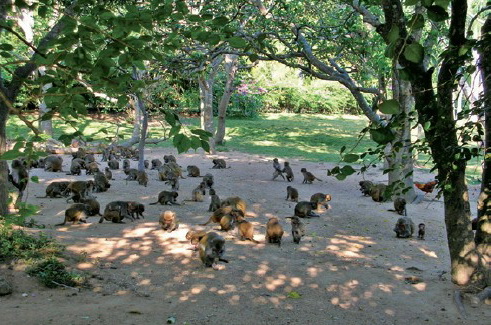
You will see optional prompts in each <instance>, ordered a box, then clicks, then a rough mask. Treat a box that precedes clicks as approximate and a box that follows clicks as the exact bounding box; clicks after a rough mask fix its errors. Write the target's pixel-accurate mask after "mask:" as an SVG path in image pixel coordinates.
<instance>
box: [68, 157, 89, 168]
mask: <svg viewBox="0 0 491 325" xmlns="http://www.w3.org/2000/svg"><path fill="white" fill-rule="evenodd" d="M73 164H79V165H80V169H87V163H86V162H85V160H83V159H81V158H74V159H72V162H71V165H73ZM70 169H71V168H70Z"/></svg>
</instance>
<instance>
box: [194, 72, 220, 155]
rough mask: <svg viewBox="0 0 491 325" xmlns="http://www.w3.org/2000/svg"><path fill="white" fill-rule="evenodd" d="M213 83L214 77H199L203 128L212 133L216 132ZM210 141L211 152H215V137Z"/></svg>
mask: <svg viewBox="0 0 491 325" xmlns="http://www.w3.org/2000/svg"><path fill="white" fill-rule="evenodd" d="M213 83H214V80H213V79H205V78H204V77H199V78H198V84H199V98H200V115H201V128H202V129H203V130H205V131H208V132H210V133H211V134H213V133H214V132H215V130H214V129H215V128H214V126H213ZM209 141H210V153H211V154H215V152H216V150H215V140H214V139H213V137H210V138H209Z"/></svg>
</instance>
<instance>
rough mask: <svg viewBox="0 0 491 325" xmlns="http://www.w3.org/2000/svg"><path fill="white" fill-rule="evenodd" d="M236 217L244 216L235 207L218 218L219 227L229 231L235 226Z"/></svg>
mask: <svg viewBox="0 0 491 325" xmlns="http://www.w3.org/2000/svg"><path fill="white" fill-rule="evenodd" d="M237 218H242V219H243V218H244V214H243V213H242V211H240V210H237V209H232V211H230V213H227V214H225V215H224V216H223V217H222V218H221V219H220V227H221V229H220V230H222V231H229V230H232V229H234V228H235V223H236V221H237Z"/></svg>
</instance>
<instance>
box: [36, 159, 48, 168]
mask: <svg viewBox="0 0 491 325" xmlns="http://www.w3.org/2000/svg"><path fill="white" fill-rule="evenodd" d="M45 166H46V159H45V158H39V160H38V167H37V168H42V169H44V168H45Z"/></svg>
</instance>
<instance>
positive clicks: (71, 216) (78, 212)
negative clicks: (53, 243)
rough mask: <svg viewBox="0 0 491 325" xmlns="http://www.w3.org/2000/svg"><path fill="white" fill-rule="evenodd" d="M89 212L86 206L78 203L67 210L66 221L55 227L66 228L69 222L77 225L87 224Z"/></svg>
mask: <svg viewBox="0 0 491 325" xmlns="http://www.w3.org/2000/svg"><path fill="white" fill-rule="evenodd" d="M87 210H88V207H87V205H86V204H82V203H77V204H73V205H72V206H71V207H70V208H68V209H66V210H65V219H64V220H63V222H62V223H58V224H56V225H55V226H64V225H65V224H66V223H67V222H72V223H73V224H76V223H80V222H82V223H86V222H87V220H86V219H87V214H88V213H87Z"/></svg>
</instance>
